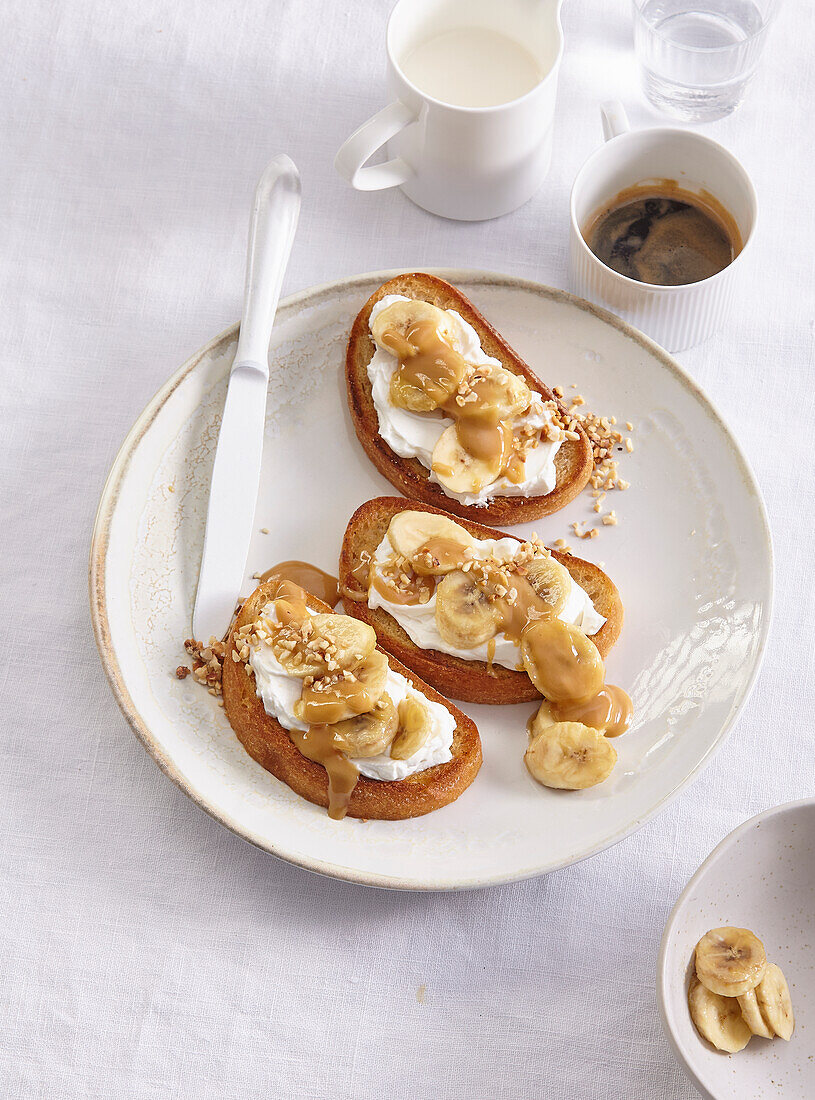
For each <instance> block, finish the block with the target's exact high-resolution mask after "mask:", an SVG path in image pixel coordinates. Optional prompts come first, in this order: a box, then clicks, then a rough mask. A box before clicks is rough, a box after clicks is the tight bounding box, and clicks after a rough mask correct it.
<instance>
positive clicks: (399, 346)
mask: <svg viewBox="0 0 815 1100" xmlns="http://www.w3.org/2000/svg"><path fill="white" fill-rule="evenodd" d="M382 343H383V345H384V346H385V347H386V348H387V349H388V351H391V352H392V353H393V354H394V355H395V356H396V357H397V359H398V361H399V365H398V367H397V369H396V372H395V374H394V376H393V380H392V382H391V400H393V398H394V395H395V394H398V392H399V389H400V388H403V387H404V388H409V389H412V390H416V391H418V392H421V393H424V394H425V395H426V397H427V399H428V404H430V409H428V410H427V411H428V412H430V411H432V410H433V409H441V410H442V411H443V412H444V413H445V414H446V415H447V416H448V417H450V418H451V419H452V420H453V421H454V423H455V428H456V435H457V437H458V441H459V443H460V444H461V446H462V448H463V449H464V450H465V451H466V452H467V453H468V454H470V455H472V456H473V458H475V459H480V460H484V461H488V462H492V463H495V464H496V468H497V472H496V475H495V478H496V480H497V479H498V478H499V477H507V478H508V479H509V480H510V481H512V482H514V483H516V484H518V483H520V482H521V481H523V479H524V462H525V460H524V458H523V457H522V456H521V455H520V454H519V453H518V452H517V450H516V449H515V435H514V433H513V430H512V426H511V425H510V424H508V423H507V422H506V421H504V420H502V419H501V415H500V405H501V398H502V397H503V396H504V391H503V388H502V386H501V383H500V381H498V380H497V379H495V378H480V379H478V380H477V381H475V382H474V383H473V384H472V385H471V386H470V387H469V389H468V391H467V393H466V394H465V395H462V394H460V392H459V390H460V388H461V387H462V385H463V384H464V383H465V381H466V379H467V376H468V375H469V374H470V373H471V371H472V370H473V368H472V366H471V365H470V364H469V363H468V362H467V361H466V359H465V358H464V357H463V356H462V355H461V354H460V353H459V352H457V351H456V350H455V348H452V347H451V346H450V345H449V344H448V343H447V342H446V340H444V339H443V338H442V337H441V335H440V333H439V331H438V328H437V327H436V325H435V323H434V322H433V321H417V322H416V323H415V324H413V325H411V327H410V328H409V329H408V332H407V334H406V335H405V336H403V335H402V334H401V333H399V332H396V331H395V330H387V331H386V332H385V333H384V334H383V336H382ZM475 370H476V371H477V370H478V368H477V367H476V368H475ZM394 383H396V385H394ZM471 394H473V395H475V396H474V399H473V397H471V396H470V395H471ZM462 397H464V399H463V400H462ZM394 404H397V402H396V401H394ZM434 469H435V471H436V473H441V474H449V473H452V470H450V469H448V468H447V467H446V466H445V467H442V466H441V464H438V465H436V466H434Z"/></svg>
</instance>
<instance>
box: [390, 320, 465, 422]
mask: <svg viewBox="0 0 815 1100" xmlns="http://www.w3.org/2000/svg"><path fill="white" fill-rule="evenodd" d="M372 334H373V338H374V340H375V341H376V343H377V344H378V345H379V346H380V347H381V348H384V350H385V351H388V352H390V353H391V354H392V355H396V356H397V358H398V359H399V368H398V369H397V370H396V371H395V372H394V374H393V377H392V378H391V383H390V393H389V397H390V401H391V404H392V405H395V406H396V407H397V408H400V409H409V410H410V411H411V412H419V413H425V412H432V411H433V409H437V408H439V406H440V405H443V404H444V403H445V401H446V400H447V399H448V398H449V397H450V396H451V395H452V394H454V393H455V392H456V390H457V389H458V387H459V386H460V385H461V383H462V381H463V380H464V378H465V377H466V376H467V374H468V372H469V371H470V367H469V365H468V364H467V362H466V361H465V360H464V358H463V357H462V356H461V355H460V354H459V352H458V350H457V349H456V343H457V339H456V337H457V330H456V325H455V322H454V321H453V319H452V318H451V317H450V316H449V315H448V314H446V313H445V312H444V310H442V309H439V308H438V307H437V306H433V305H431V304H430V303H429V302H422V301H409V302H393V303H392V304H391V305H389V306H388V307H387V308H386V309H383V310H382V312H381V313H380V314H379V315H378V316H377V318H376V320H375V321H374V323H373V325H372ZM439 341H441V343H439Z"/></svg>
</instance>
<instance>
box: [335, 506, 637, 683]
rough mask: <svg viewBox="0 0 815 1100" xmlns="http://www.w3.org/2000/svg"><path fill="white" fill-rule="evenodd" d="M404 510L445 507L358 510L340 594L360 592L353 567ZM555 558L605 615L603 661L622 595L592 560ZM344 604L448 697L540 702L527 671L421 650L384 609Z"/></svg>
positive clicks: (484, 534)
mask: <svg viewBox="0 0 815 1100" xmlns="http://www.w3.org/2000/svg"><path fill="white" fill-rule="evenodd" d="M404 511H417V512H436V513H439V512H441V509H440V508H433V507H431V506H430V505H427V504H422V503H420V502H418V501H412V500H404V499H403V498H402V497H375V498H374V499H373V500H369V501H367V502H366V503H365V504H363V505H361V506H360V507H359V508H357V510H356V512H354V514H353V516H352V517H351V519H350V521H349V523H348V527H347V528H346V530H345V535H344V536H343V540H342V551H341V554H340V564H339V581H340V590H341V591H342V592H354V591H357V592H359V591H360V586H359V584H358V582H357V581H356V580H355V579H354V575H353V569H354V567H355V566H356V565H358V564H359V561H360V555H361V553H362V551H363V550H366V551H367V552H368V553H369V554H371V555H373V553H374V551H375V550H376V548H377V546H378V545H379V543H380V542H381V541H382V539H383V537H384V535H385V533H386V532H387V530H388V527H389V525H390V521H391V519H392V518H393V517H394V516H395V515H396V514H397V512H404ZM443 514H447V513H443ZM451 518H453V517H451ZM456 522H457V523H460V524H461V526H462V527H464V528H465V529H466V530H467V531H469V532H470V534H472V535H474V536H475V537H476V538H481V539H485V538H486V539H491V538H496V537H497V538H518V537H517V535H505V534H503V533H502V532H500V531H494V530H492V529H491V528H489V527H485V526H483V525H482V524H480V523H473V521H472V520H466V519H459V518H456ZM518 541H519V542H521V541H522V540H521V539H518ZM552 557H553V558H556V559H557V560H558V561H559V562H560V563H561V565H563V566H565V568H566V569H568V571H569V573H570V574H571V575H572V577H574V579H575V580H576V581H577V583H578V584H579V585H580V586H581V587H582V588H584V589H585V590H586V592H587V593H588V594H589V596H590V598H591V601H592V603H593V604H594V606H595V607H596V608H597V610H598V611H599V612H600V614H601V615H603V616H605V619H606V622H605V623H604V624H603V626H602V627H601V628H600V630H599V631H598V632H597V633H596V634H595V635H593V637H592V641H593V642H594V644H595V645H596V646H597V648H598V649H599V650H600V653H601V655H602V656H603V657H605V656H606V655H607V653H608V652H609V650H610V649H611V647H612V646H613V645H614V643H615V642H616V641H617V638H618V637H619V636H620V631H621V629H622V625H623V605H622V601H621V599H620V594H619V592H618V591H617V589H616V587H615V586H614V584H613V583H612V581H611V579H610V578H609V577H607V576H606V574H605V573H604V572H603V571H602V569H600V568H599V567H598V566H596V565H593V564H592V563H591V562H588V561H584V560H583V559H582V558H575V557H572V555H571V554H561V553H558V552H557V551H555V550H553V551H552ZM343 603H344V605H345V608H346V611H347V612H348V614H349V615H354V616H355V617H356V618H357V619H361V620H362V621H363V622H366V623H368V624H369V625H370V626H372V627H373V628H374V630H375V631H376V635H377V638H378V639H379V642H380V644H381V645H382V647H383V648H384V649H387V650H388V652H389V653H392V654H393V655H394V656H395V657H396V658H397V659H398V660H400V661H401V662H402V663H403V664H405V665H407V666H408V668H412V669H413V670H414V671H415V672H416V673H418V675H419V676H421V677H422V679H423V680H425V681H427V683H429V684H432V685H433V686H434V687H435V688H437V689H438V690H439V691H441V692H443V693H444V694H445V695H447V696H452V697H453V698H454V699H463V700H465V701H466V702H470V703H524V702H531V701H532V700H536V699H540V693H539V692H538V691H537V690H536V688H535V687H534V685H533V683H532V681H531V680H530V679H529V677H528V676H527V674H526V673H525V672H516V671H514V670H512V669H508V668H503V667H502V666H500V665H494V666H493V668H492V670H490V669H489V667H488V665H487V664H486V662H485V661H465V660H463V659H462V658H461V657H452V656H450V654H448V653H441V652H440V651H439V650H436V649H420V648H419V647H418V646H417V645H415V644H414V643H413V642H412V641H411V640H410V638H409V637H408V635H407V634H406V632H405V631H404V630H403V629H402V627H401V626H400V625H399V623H398V622H397V621H396V619H394V618H393V616H392V615H390V614H389V613H388V612H387V611H385V610H384V608H381V607H377V608H370V607H368V604H367V602H362V601H359V602H357V601H354V600H352V599H350V598H347V599H344V600H343Z"/></svg>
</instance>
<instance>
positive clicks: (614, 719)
mask: <svg viewBox="0 0 815 1100" xmlns="http://www.w3.org/2000/svg"><path fill="white" fill-rule="evenodd" d="M549 709H550V710H551V712H552V717H553V718H554V719H555V721H557V722H582V723H583V725H584V726H592V727H593V728H594V729H601V730H603V732H604V733H605V735H606V737H619V736H620V734H621V733H625V731H626V730H627V729H628V727H629V726H630V725H631V714H632V709H633V708H632V703H631V699H630V697H629V695H628V693H627V692H626V691H623V689H622V688H621V687H617V686H616V685H615V684H605V685H604V686H603V687H602V688H601V689H600V690H599V691H598V692H597V694H596V695H595V696H593V697H592V698H591V699H584V700H580V701H577V702H575V701H574V700H570V701H569V702H567V703H550V704H549Z"/></svg>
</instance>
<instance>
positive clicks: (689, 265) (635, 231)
mask: <svg viewBox="0 0 815 1100" xmlns="http://www.w3.org/2000/svg"><path fill="white" fill-rule="evenodd" d="M669 184H672V181H666V187H665V189H664V190H663V189H662V187H660V186H659V184H657V185H655V186H654V187H653V188H652V189H648V188H647V187H646V186H643V187H640V188H629V189H628V190H627V191H624V192H622V193H621V194H619V195H618V196H617V197H616V199H614V200H612V202H611V203H609V204H608V205H607V206H605V207H603V209H602V210H601V211H600V212H599V213H598V214H597V215H595V217H594V218H593V219H592V221H591V222H590V224H589V226H588V228H587V230H586V232H585V233H584V237H585V239H586V243H587V244H588V246H589V248H590V249H591V250H592V252H593V253H594V254H595V256H597V258H598V259H599V260H602V262H603V263H604V264H605V265H606V266H607V267H610V268H612V270H614V271H618V272H619V273H620V274H621V275H627V276H628V278H629V279H636V280H637V281H638V282H640V283H656V284H658V285H660V286H678V285H680V284H683V283H697V282H699V280H700V279H707V278H709V277H710V276H711V275H715V274H716V272H717V271H721V270H722V268H723V267H727V265H728V264H729V263H732V262H733V260H734V259H735V257H736V256H737V255H738V253H739V251H740V250H741V240H740V239H739V236H738V229H737V227H736V225H735V222H734V221H733V218H732V217H731V216H730V215H729V214H728V213H727V211H725V210H724V209H723V208H722V209H721V210H716V209H714V208H713V204H714V203H715V206H716V207H718V206H719V204H718V203H716V201H715V200H713V199H712V200H711V206H707V205H706V203H704V202H703V201H701V200H700V198H699V197H698V196H696V195H693V194H691V193H690V192H688V191H682V190H681V189H680V188H678V187H676V185H675V184H673V185H672V186H668V185H669ZM731 223H732V224H731Z"/></svg>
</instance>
